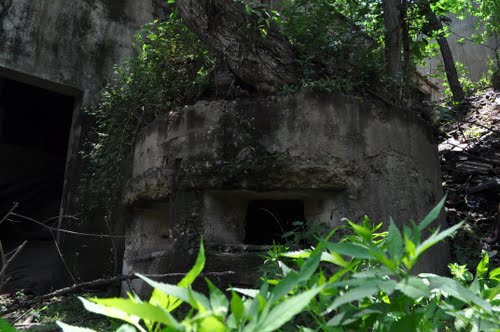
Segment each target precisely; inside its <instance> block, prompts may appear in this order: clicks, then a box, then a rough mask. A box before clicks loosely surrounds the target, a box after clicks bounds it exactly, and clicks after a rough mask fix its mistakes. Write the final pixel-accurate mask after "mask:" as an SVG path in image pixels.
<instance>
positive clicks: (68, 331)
mask: <svg viewBox="0 0 500 332" xmlns="http://www.w3.org/2000/svg"><path fill="white" fill-rule="evenodd" d="M56 324H57V325H59V327H60V328H61V329H62V330H63V332H97V331H95V330H92V329H87V328H84V327H78V326H71V325H68V324H64V323H63V322H60V321H57V322H56ZM11 328H12V329H11V330H10V329H9V328H8V327H7V328H5V329H4V326H3V325H2V320H1V319H0V331H1V332H16V330H15V329H14V328H13V327H11Z"/></svg>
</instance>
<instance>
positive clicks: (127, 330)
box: [116, 324, 137, 332]
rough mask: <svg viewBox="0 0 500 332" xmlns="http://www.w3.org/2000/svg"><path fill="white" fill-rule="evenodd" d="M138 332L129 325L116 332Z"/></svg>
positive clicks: (122, 326) (124, 325)
mask: <svg viewBox="0 0 500 332" xmlns="http://www.w3.org/2000/svg"><path fill="white" fill-rule="evenodd" d="M136 331H137V330H136V329H135V327H133V326H132V325H128V324H123V325H121V326H120V327H119V328H118V330H116V332H136Z"/></svg>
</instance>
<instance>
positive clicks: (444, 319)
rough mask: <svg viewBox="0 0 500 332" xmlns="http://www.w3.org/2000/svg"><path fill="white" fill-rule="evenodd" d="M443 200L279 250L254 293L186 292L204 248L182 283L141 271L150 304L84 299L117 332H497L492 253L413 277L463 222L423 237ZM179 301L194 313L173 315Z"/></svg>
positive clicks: (497, 285)
mask: <svg viewBox="0 0 500 332" xmlns="http://www.w3.org/2000/svg"><path fill="white" fill-rule="evenodd" d="M443 204H444V200H442V201H441V203H440V204H439V205H438V206H436V207H435V208H434V209H433V210H432V211H431V212H430V213H429V214H428V215H427V216H426V217H425V218H424V219H423V220H422V221H421V222H420V223H418V224H411V225H405V226H403V228H402V229H399V228H398V227H397V226H396V225H395V223H394V222H393V221H392V220H391V222H390V224H389V227H388V229H387V231H382V228H381V227H382V224H376V225H374V224H372V223H371V222H370V220H369V219H368V218H365V219H364V220H363V221H362V222H361V223H360V224H356V223H353V222H349V225H348V227H349V229H350V231H351V232H352V234H351V235H348V236H346V237H344V238H343V240H342V241H340V242H336V243H335V242H331V241H330V238H331V236H332V235H333V234H334V233H335V231H332V232H331V233H330V234H329V235H328V236H326V237H324V238H322V239H321V240H320V241H319V243H318V244H317V245H316V246H315V247H312V248H310V249H303V250H296V251H291V252H280V251H276V252H275V255H273V257H274V258H275V259H277V260H279V262H280V264H278V265H277V266H278V268H279V269H280V273H276V274H275V276H274V279H268V278H263V282H262V284H261V286H260V288H259V289H239V288H231V289H229V291H231V296H230V298H228V296H226V295H225V294H224V293H223V292H222V291H221V290H219V289H218V288H217V287H215V285H213V284H212V283H211V282H210V281H208V280H206V282H207V285H208V288H209V294H208V296H206V295H203V294H201V293H199V292H196V291H194V290H193V289H192V287H191V285H192V283H193V281H194V280H195V278H196V277H197V276H198V275H199V273H200V272H201V271H202V269H203V266H204V263H205V255H204V250H203V244H202V245H201V246H200V252H199V255H198V258H197V260H196V263H195V265H194V267H193V268H192V269H191V271H189V272H188V274H187V275H186V276H185V277H184V278H183V280H181V282H180V283H179V284H178V285H169V284H163V283H159V282H156V281H153V280H151V279H149V278H147V277H145V276H141V275H139V277H140V278H142V279H143V280H144V281H145V282H146V283H148V284H149V285H151V286H152V287H153V288H154V291H153V295H152V296H151V298H150V299H149V301H147V302H146V301H142V300H140V299H139V298H138V297H137V296H135V295H129V298H128V299H120V298H114V299H97V298H92V299H89V300H85V299H81V300H82V302H83V303H84V305H85V307H86V308H87V310H89V311H92V312H96V313H99V314H103V315H106V316H109V317H114V318H118V319H121V320H123V321H125V322H126V323H127V325H123V326H122V327H120V329H119V330H118V331H135V330H139V331H229V330H234V331H275V330H282V331H290V330H301V331H436V330H443V329H444V328H448V329H453V328H454V329H456V330H459V331H471V330H475V331H496V330H498V329H499V328H500V320H499V319H498V318H499V313H500V268H496V269H493V270H491V271H490V270H489V267H488V263H489V259H488V255H486V254H483V258H482V259H481V261H480V263H479V264H478V266H477V268H476V271H477V272H476V275H475V277H474V278H473V279H472V280H471V278H470V276H469V275H468V274H467V271H466V269H465V268H464V267H460V266H456V265H451V266H450V267H451V270H452V273H453V275H454V276H455V279H452V278H447V277H442V276H438V275H434V274H429V273H423V274H419V275H414V274H412V273H411V272H412V269H413V267H414V266H415V265H416V264H417V262H418V261H419V260H420V258H421V256H422V254H423V253H424V252H426V251H427V250H428V249H430V248H431V247H433V246H434V245H436V244H437V243H439V242H440V241H442V240H444V239H445V238H446V237H448V236H450V235H452V234H453V233H454V232H455V231H456V230H457V229H458V228H459V227H461V226H462V224H458V225H455V226H453V227H451V228H448V229H446V230H444V231H439V230H435V231H434V232H432V233H431V234H430V235H429V236H427V237H425V236H424V234H425V232H426V230H428V229H429V227H430V225H431V224H432V222H433V221H434V220H435V219H436V218H437V216H438V215H439V213H440V211H441V209H442V207H443ZM182 303H184V304H185V305H188V306H189V307H190V308H191V309H190V310H189V312H188V313H187V314H185V315H181V316H182V317H180V318H178V317H176V316H175V313H176V312H175V310H176V309H177V308H179V306H180V305H181V304H182ZM60 326H61V327H62V328H63V330H64V331H65V332H71V331H91V330H82V329H80V328H76V327H72V326H69V325H66V324H63V323H60Z"/></svg>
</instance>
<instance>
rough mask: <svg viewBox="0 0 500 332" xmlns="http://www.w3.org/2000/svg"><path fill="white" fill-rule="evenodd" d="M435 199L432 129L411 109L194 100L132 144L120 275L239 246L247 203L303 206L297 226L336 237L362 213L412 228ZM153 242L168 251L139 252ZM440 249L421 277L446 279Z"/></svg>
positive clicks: (314, 100)
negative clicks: (150, 217)
mask: <svg viewBox="0 0 500 332" xmlns="http://www.w3.org/2000/svg"><path fill="white" fill-rule="evenodd" d="M442 194H443V193H442V190H441V186H440V174H439V161H438V156H437V149H436V145H435V144H434V141H433V136H432V132H431V130H430V128H429V127H428V125H427V124H426V123H424V121H422V120H421V119H420V118H419V117H418V116H417V115H415V114H413V113H411V112H408V111H401V110H394V109H388V108H386V107H384V106H381V105H375V104H373V103H370V102H367V101H364V100H362V99H358V98H351V97H346V96H342V95H337V96H332V95H312V94H305V93H303V94H299V95H296V96H279V97H267V98H253V99H239V100H234V101H214V102H198V103H197V104H195V105H193V106H186V107H184V108H182V109H180V110H178V111H175V112H171V113H170V114H169V115H168V117H165V118H161V119H158V120H157V121H155V122H153V123H152V124H150V125H149V126H148V127H147V128H145V129H144V130H143V131H142V132H141V134H140V135H139V136H138V139H137V143H136V145H135V150H134V155H133V165H132V176H131V178H130V180H129V182H128V186H127V189H126V192H125V196H124V203H125V204H126V205H127V206H129V207H131V208H132V209H133V210H134V211H136V212H135V215H134V217H133V220H132V223H131V225H130V226H129V227H130V228H129V234H130V235H135V236H139V238H136V239H134V240H129V241H128V242H127V243H126V247H125V259H124V264H125V267H124V272H126V273H129V272H131V271H141V272H148V273H153V272H154V273H165V272H172V271H173V270H171V269H170V268H171V267H172V264H173V262H176V263H177V266H176V268H177V269H182V268H186V269H187V267H188V266H189V265H190V264H192V263H193V259H194V258H193V257H192V255H191V253H192V252H193V248H194V247H195V246H196V244H197V242H198V238H199V237H201V236H203V237H204V239H205V242H206V244H207V246H208V247H211V246H218V245H227V246H232V245H236V246H241V245H245V243H244V239H245V227H246V224H245V223H246V220H245V215H246V209H247V207H248V205H249V203H250V202H252V201H254V200H263V199H266V200H273V199H274V200H287V199H288V200H300V201H301V202H303V204H304V216H305V218H306V220H315V221H318V222H321V223H323V224H325V225H327V226H326V227H332V228H333V227H335V226H338V225H340V224H342V223H343V219H342V218H344V217H347V218H351V219H353V220H359V219H360V218H361V217H362V216H364V215H365V214H368V215H369V216H370V217H371V218H372V219H373V220H385V221H387V220H388V219H389V217H393V218H394V219H395V220H396V221H397V222H398V223H399V224H400V225H401V224H404V223H407V222H409V220H412V219H414V220H418V219H420V218H422V217H423V216H424V215H425V214H426V213H427V212H428V211H429V210H430V209H431V208H432V207H433V206H434V205H435V204H436V203H437V202H438V201H439V199H440V198H441V197H442ZM179 195H180V196H179ZM158 202H161V203H162V204H165V205H163V206H164V207H163V210H158V209H157V208H155V207H154V204H158ZM180 202H181V203H182V204H179V203H180ZM153 203H154V204H153ZM180 206H182V208H180ZM144 210H147V211H148V212H147V214H155V213H156V215H157V218H156V219H155V221H154V225H156V226H154V225H153V223H150V224H149V225H146V224H145V223H148V221H147V220H146V219H144V218H143V215H144V213H145V212H144ZM174 210H175V211H177V210H181V211H183V212H182V213H172V211H174ZM155 211H156V212H155ZM161 211H163V212H161ZM277 218H279V216H278V217H277ZM440 223H442V225H443V226H445V225H444V220H443V219H441V220H440ZM166 225H168V227H169V231H168V232H167V233H165V236H160V234H164V233H162V232H161V231H160V230H161V229H162V228H161V227H166ZM264 231H265V230H263V232H264ZM151 241H154V242H155V244H154V246H157V247H158V248H163V249H162V250H163V251H164V252H165V254H163V255H160V256H157V255H156V253H158V252H159V251H158V249H155V250H150V249H148V246H151V245H152V243H151ZM445 247H446V246H444V247H443V249H444V250H438V251H435V252H433V253H432V256H429V257H427V259H426V261H425V262H424V265H425V269H426V270H427V271H432V272H440V273H442V272H444V271H445V270H446V264H447V262H448V258H449V256H448V251H447V249H446V248H445ZM194 251H196V250H194ZM209 252H210V250H209ZM180 255H181V256H182V258H180V257H181V256H180ZM144 256H147V257H148V260H141V259H139V260H138V259H137V258H138V257H144ZM229 261H230V260H229V259H228V262H229ZM151 262H157V263H151ZM158 262H164V263H161V264H160V263H158ZM165 262H168V263H165ZM179 264H180V265H182V266H180V265H179ZM208 264H209V266H210V267H209V269H212V270H217V271H221V270H224V269H231V265H230V264H229V263H228V264H224V263H223V262H221V261H220V260H219V261H218V263H217V264H216V265H215V266H214V265H210V264H211V263H210V261H208ZM152 266H154V268H152ZM239 272H240V273H241V275H245V272H244V270H243V271H239ZM247 279H248V278H247ZM235 280H237V279H233V282H234V281H235Z"/></svg>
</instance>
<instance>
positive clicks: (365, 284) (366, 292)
mask: <svg viewBox="0 0 500 332" xmlns="http://www.w3.org/2000/svg"><path fill="white" fill-rule="evenodd" d="M356 281H357V283H359V284H360V286H359V287H356V288H354V289H352V290H350V291H348V292H347V293H345V294H343V295H342V296H337V297H336V298H335V300H334V301H333V302H332V304H331V305H330V306H329V307H328V309H326V311H325V313H329V312H331V311H332V310H335V309H337V308H338V307H340V306H341V305H343V304H346V303H351V302H354V301H360V300H362V299H364V298H366V297H370V296H372V295H374V294H376V293H378V292H379V291H381V290H384V289H385V290H387V291H389V292H390V289H391V288H393V286H395V284H396V282H395V281H394V280H380V279H371V280H362V279H356Z"/></svg>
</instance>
